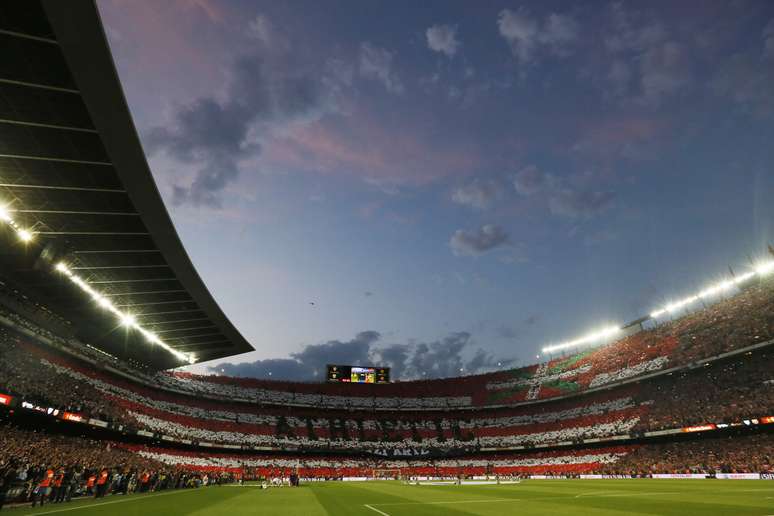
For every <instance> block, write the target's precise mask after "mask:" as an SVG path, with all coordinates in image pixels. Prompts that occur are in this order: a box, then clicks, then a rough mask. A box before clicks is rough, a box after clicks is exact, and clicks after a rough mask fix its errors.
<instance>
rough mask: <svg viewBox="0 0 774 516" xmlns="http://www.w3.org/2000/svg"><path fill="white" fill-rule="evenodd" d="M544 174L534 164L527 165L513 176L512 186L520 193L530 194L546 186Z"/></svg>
mask: <svg viewBox="0 0 774 516" xmlns="http://www.w3.org/2000/svg"><path fill="white" fill-rule="evenodd" d="M546 183H547V178H546V175H545V174H544V173H543V172H542V171H541V170H540V169H538V168H537V167H536V166H535V165H528V166H526V167H524V168H523V169H521V170H519V171H518V172H517V173H516V175H515V176H514V177H513V187H514V188H515V189H516V191H517V192H519V193H520V194H521V195H532V194H534V193H537V192H539V191H540V190H542V189H543V188H544V187H546Z"/></svg>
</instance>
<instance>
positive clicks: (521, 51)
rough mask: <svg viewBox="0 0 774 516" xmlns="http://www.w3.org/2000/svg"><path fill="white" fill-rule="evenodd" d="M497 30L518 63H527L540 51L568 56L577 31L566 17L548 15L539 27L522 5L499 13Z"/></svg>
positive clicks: (573, 21)
mask: <svg viewBox="0 0 774 516" xmlns="http://www.w3.org/2000/svg"><path fill="white" fill-rule="evenodd" d="M497 27H498V30H499V32H500V36H502V37H503V38H504V39H505V40H506V41H507V42H508V45H509V46H510V47H511V52H512V53H513V56H514V57H515V58H516V59H518V60H519V62H520V63H521V64H529V63H531V62H532V61H534V59H535V57H536V55H537V54H538V53H539V52H540V51H542V50H547V51H549V52H551V53H553V54H554V55H557V56H566V55H569V54H571V53H572V43H574V42H575V40H576V39H577V37H578V32H579V27H578V23H577V22H576V21H575V19H574V18H573V17H571V16H569V15H566V14H556V13H552V14H550V15H548V16H547V17H546V18H545V19H544V21H543V23H542V25H541V23H540V21H539V20H538V19H537V18H535V17H533V16H532V15H531V14H530V12H529V10H528V9H527V8H526V7H524V6H522V7H520V8H519V9H518V10H517V11H512V10H510V9H503V10H502V11H500V14H499V16H498V18H497Z"/></svg>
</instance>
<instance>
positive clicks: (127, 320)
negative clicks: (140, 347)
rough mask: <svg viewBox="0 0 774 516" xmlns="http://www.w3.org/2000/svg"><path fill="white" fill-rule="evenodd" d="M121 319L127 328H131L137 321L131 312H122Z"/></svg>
mask: <svg viewBox="0 0 774 516" xmlns="http://www.w3.org/2000/svg"><path fill="white" fill-rule="evenodd" d="M119 319H120V320H121V325H123V326H126V327H127V328H131V327H133V326H134V325H135V324H136V323H137V322H136V321H135V319H134V317H132V316H131V315H130V314H121V315H120V316H119Z"/></svg>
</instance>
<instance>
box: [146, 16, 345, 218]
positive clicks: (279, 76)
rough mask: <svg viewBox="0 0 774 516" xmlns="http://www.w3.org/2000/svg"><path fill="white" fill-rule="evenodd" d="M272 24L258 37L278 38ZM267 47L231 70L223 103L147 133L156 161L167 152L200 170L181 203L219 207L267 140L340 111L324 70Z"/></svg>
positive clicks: (191, 110) (211, 101) (184, 113)
mask: <svg viewBox="0 0 774 516" xmlns="http://www.w3.org/2000/svg"><path fill="white" fill-rule="evenodd" d="M256 20H263V21H261V22H260V23H257V21H256ZM267 23H268V22H267V21H266V20H265V19H263V18H256V19H255V20H253V21H252V22H251V27H252V26H253V25H255V27H253V29H252V30H254V31H258V35H259V36H260V38H269V39H271V38H270V36H268V35H267V34H268V31H269V30H270V29H269V28H267V26H266V24H267ZM256 24H257V25H256ZM257 37H258V36H256V38H257ZM265 43H266V42H265V41H262V40H259V41H258V42H257V44H256V45H255V46H256V53H254V54H251V55H247V56H243V57H239V58H237V59H236V60H235V61H234V62H233V63H232V64H231V66H230V69H229V76H230V80H229V83H228V85H227V88H226V91H225V94H224V95H223V96H222V97H216V96H214V95H213V96H208V97H202V98H199V99H197V100H195V101H193V102H191V103H189V104H186V105H183V106H179V107H177V108H176V110H175V111H174V113H173V114H172V117H171V120H170V121H169V124H168V125H164V126H158V127H154V128H152V129H151V130H150V131H149V132H148V135H147V139H146V145H147V150H148V153H149V154H150V155H152V154H155V153H157V152H164V153H166V154H167V155H169V156H170V157H172V158H174V159H175V160H177V161H180V162H183V163H186V164H189V165H200V167H199V169H198V170H197V171H196V173H195V175H194V177H193V179H192V180H190V182H188V183H187V184H177V185H175V186H174V189H173V193H174V196H173V202H174V203H175V204H182V203H190V204H193V205H206V206H212V207H219V206H220V205H221V195H222V192H223V190H224V189H225V188H226V187H227V185H228V184H230V183H232V182H233V181H234V180H236V178H237V177H238V176H239V173H240V162H241V161H242V160H244V159H247V158H250V157H252V156H254V155H256V154H258V153H260V151H261V142H262V140H263V139H264V137H265V136H267V135H269V134H271V133H273V132H275V131H281V130H282V129H283V128H286V127H288V126H289V125H292V124H295V123H300V122H308V121H310V120H316V119H318V118H320V117H321V116H322V115H324V114H325V113H327V112H331V111H333V110H334V109H335V103H334V102H333V99H332V96H331V90H330V87H329V85H328V83H327V82H326V80H325V77H324V76H323V75H322V73H320V71H319V70H316V69H315V68H314V67H311V66H306V65H304V64H303V63H301V62H299V61H298V60H297V59H295V58H294V56H292V55H289V54H288V53H287V51H286V50H282V49H275V48H272V47H271V46H269V45H267V44H265Z"/></svg>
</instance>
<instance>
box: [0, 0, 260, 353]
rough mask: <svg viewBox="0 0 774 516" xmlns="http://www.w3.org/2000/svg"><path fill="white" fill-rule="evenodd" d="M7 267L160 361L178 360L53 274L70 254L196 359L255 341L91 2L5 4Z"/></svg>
mask: <svg viewBox="0 0 774 516" xmlns="http://www.w3.org/2000/svg"><path fill="white" fill-rule="evenodd" d="M0 49H2V50H0V53H1V54H2V56H3V59H2V60H0V205H5V208H6V210H7V212H8V213H10V214H11V215H12V216H13V219H14V221H15V222H16V223H18V225H19V226H20V227H24V228H26V229H27V230H29V231H31V232H32V233H33V234H34V240H33V241H32V242H29V243H27V244H25V243H23V242H20V241H19V240H18V239H16V238H12V236H11V235H10V232H9V231H6V230H5V228H2V227H0V276H2V278H3V279H4V280H5V281H7V282H9V283H10V284H12V285H15V286H16V287H18V288H20V290H22V291H24V292H26V293H28V294H30V295H31V297H34V299H35V300H36V301H39V302H41V303H45V304H46V306H47V307H48V308H50V309H51V310H52V311H53V312H55V313H58V314H60V315H62V316H63V317H65V318H66V319H68V320H69V321H70V322H71V323H72V327H73V328H74V331H75V335H76V336H77V337H79V338H80V339H81V340H83V341H85V342H88V343H90V344H92V345H95V346H98V347H100V348H102V349H103V350H105V351H108V352H110V353H111V354H114V355H116V356H119V357H122V358H133V359H138V360H141V361H143V362H145V363H147V364H149V365H151V366H152V367H154V368H168V367H173V366H177V365H180V360H179V359H178V358H176V357H175V356H173V355H172V354H171V353H169V352H168V351H165V350H164V349H161V348H160V347H159V346H152V345H151V344H150V343H149V342H147V339H145V338H143V336H142V335H140V334H139V333H138V332H132V331H127V330H126V328H119V327H117V324H116V319H115V317H114V316H112V314H110V313H108V312H104V311H102V312H100V311H99V309H98V307H96V306H95V303H94V301H93V300H92V299H91V298H89V296H87V295H85V294H84V292H83V291H81V290H80V289H79V288H77V286H75V285H73V284H71V283H70V282H68V281H67V280H66V278H63V277H61V275H60V277H57V275H56V274H55V273H54V272H52V269H53V267H54V265H55V263H58V262H59V261H64V262H65V263H66V264H67V265H68V267H69V268H70V270H72V271H73V272H74V273H77V274H78V275H79V276H80V277H81V278H83V279H84V280H86V281H87V282H88V283H89V285H91V286H92V287H93V288H94V289H97V290H98V291H99V292H101V293H102V294H104V296H105V297H107V298H109V299H110V301H111V302H112V303H113V306H115V307H119V308H120V309H121V310H123V311H125V312H129V313H131V314H133V316H134V317H135V318H136V320H137V323H138V324H140V325H142V327H143V328H145V329H147V330H148V331H151V332H153V333H154V334H157V335H158V336H159V338H161V339H163V341H164V342H165V343H167V344H168V345H169V346H171V347H173V348H174V349H176V350H179V351H182V352H184V353H187V354H188V353H192V354H194V355H195V357H196V360H197V361H203V360H209V359H213V358H219V357H225V356H230V355H234V354H237V353H244V352H247V351H252V350H253V348H252V346H250V344H249V343H248V342H247V341H246V340H245V339H244V338H243V337H242V336H241V335H240V333H239V332H238V331H237V330H236V328H234V326H233V325H232V324H231V323H230V322H229V320H228V319H227V318H226V316H225V315H224V314H223V312H222V310H221V309H220V308H219V307H218V304H217V303H216V302H215V300H214V299H213V298H212V295H211V294H210V293H209V291H208V290H207V288H206V286H205V285H204V283H203V282H202V280H201V278H200V277H199V275H198V274H197V272H196V270H195V269H194V267H193V265H192V263H191V261H190V259H189V258H188V255H187V254H186V251H185V249H184V248H183V245H182V243H181V242H180V239H179V237H178V235H177V233H176V231H175V228H174V227H173V225H172V222H171V220H170V218H169V214H168V213H167V210H166V208H165V206H164V204H163V202H162V199H161V196H160V195H159V192H158V190H157V188H156V185H155V183H154V181H153V177H152V175H151V172H150V169H149V167H148V163H147V161H146V159H145V155H144V153H143V150H142V147H141V145H140V141H139V138H138V136H137V131H136V129H135V127H134V123H133V121H132V117H131V115H130V113H129V109H128V107H127V104H126V100H125V98H124V95H123V91H122V89H121V84H120V82H119V79H118V76H117V73H116V70H115V66H114V64H113V60H112V56H111V53H110V50H109V47H108V44H107V41H106V38H105V33H104V30H103V27H102V23H101V21H100V18H99V14H98V11H97V8H96V5H95V4H94V2H93V1H91V0H75V1H67V2H59V1H55V0H51V1H48V0H43V1H39V0H33V1H29V0H18V1H16V0H14V1H10V2H2V3H0Z"/></svg>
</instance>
